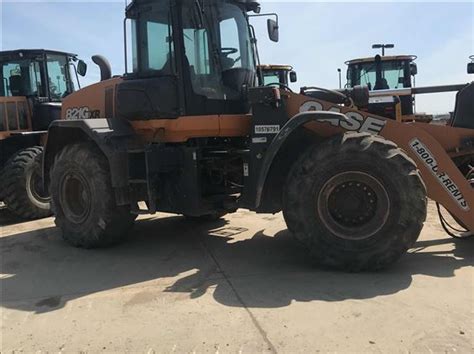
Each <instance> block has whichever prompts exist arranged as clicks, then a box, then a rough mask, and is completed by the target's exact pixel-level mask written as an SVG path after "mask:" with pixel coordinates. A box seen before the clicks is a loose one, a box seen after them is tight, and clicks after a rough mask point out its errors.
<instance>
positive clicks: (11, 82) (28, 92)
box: [0, 59, 44, 97]
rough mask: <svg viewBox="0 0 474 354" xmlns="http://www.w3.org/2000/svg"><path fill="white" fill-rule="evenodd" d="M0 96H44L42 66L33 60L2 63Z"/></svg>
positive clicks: (0, 63)
mask: <svg viewBox="0 0 474 354" xmlns="http://www.w3.org/2000/svg"><path fill="white" fill-rule="evenodd" d="M0 75H1V80H2V82H1V84H0V96H1V97H12V96H42V95H44V92H43V84H42V80H41V71H40V65H39V63H38V62H37V61H32V60H27V59H25V60H12V61H2V62H0Z"/></svg>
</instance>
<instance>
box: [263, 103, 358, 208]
mask: <svg viewBox="0 0 474 354" xmlns="http://www.w3.org/2000/svg"><path fill="white" fill-rule="evenodd" d="M313 121H346V122H349V120H348V118H347V117H346V116H345V115H344V114H342V113H337V112H329V111H311V112H303V113H299V114H297V115H295V116H294V117H293V118H291V119H290V120H288V122H287V123H286V124H285V125H284V126H283V128H282V129H281V130H280V132H279V133H278V134H277V135H276V136H275V138H274V139H273V141H272V143H271V145H270V147H269V148H268V150H267V152H266V153H265V158H264V161H263V163H262V168H261V169H260V173H259V176H258V181H257V186H256V187H257V188H256V192H257V195H256V199H255V205H256V208H258V207H259V206H260V203H261V201H262V194H263V189H264V187H265V182H266V180H267V177H268V172H269V171H270V167H271V166H272V163H273V160H274V159H275V157H276V156H277V154H278V152H279V151H280V149H281V147H282V146H283V145H284V144H285V142H286V141H287V139H288V137H289V136H290V135H291V134H292V133H293V132H294V131H295V130H296V129H298V128H300V127H301V126H304V125H305V124H307V123H309V122H313Z"/></svg>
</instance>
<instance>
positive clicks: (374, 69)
mask: <svg viewBox="0 0 474 354" xmlns="http://www.w3.org/2000/svg"><path fill="white" fill-rule="evenodd" d="M416 58H417V57H416V56H415V55H397V56H380V55H376V56H375V57H369V58H361V59H354V60H349V61H347V62H346V65H347V66H348V68H347V84H346V87H347V88H353V87H355V86H358V85H363V86H367V87H368V88H369V90H370V91H372V90H374V91H376V90H394V89H401V88H411V87H412V77H415V75H416V74H417V73H418V69H417V65H416V64H415V62H414V61H415V60H416ZM393 99H396V100H398V99H399V100H400V102H401V110H402V112H401V113H402V115H412V114H413V113H414V108H413V102H414V98H413V97H412V96H402V97H400V98H391V97H390V98H384V99H381V98H377V99H373V100H372V102H370V103H371V104H372V107H371V110H374V112H373V113H375V114H380V115H382V116H388V117H392V118H395V116H396V113H395V108H394V103H396V102H394V101H393ZM387 100H388V101H387Z"/></svg>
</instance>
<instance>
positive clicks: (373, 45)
mask: <svg viewBox="0 0 474 354" xmlns="http://www.w3.org/2000/svg"><path fill="white" fill-rule="evenodd" d="M380 48H381V49H382V56H385V48H387V49H393V48H395V44H379V43H377V44H372V49H380Z"/></svg>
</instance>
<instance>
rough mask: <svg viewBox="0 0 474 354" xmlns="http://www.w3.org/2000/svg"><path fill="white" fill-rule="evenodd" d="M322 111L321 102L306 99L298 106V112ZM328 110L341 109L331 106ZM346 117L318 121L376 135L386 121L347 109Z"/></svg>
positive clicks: (339, 111)
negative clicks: (365, 116)
mask: <svg viewBox="0 0 474 354" xmlns="http://www.w3.org/2000/svg"><path fill="white" fill-rule="evenodd" d="M318 111H324V109H323V106H322V104H321V103H319V102H316V101H307V102H305V103H304V104H302V105H301V107H300V113H303V112H318ZM329 112H336V113H341V109H340V108H339V107H337V106H334V107H332V108H331V109H330V110H329ZM344 115H345V116H346V118H347V119H340V118H339V117H334V118H323V119H318V121H319V122H326V123H329V124H331V125H332V126H333V127H338V128H339V127H340V128H343V129H345V130H348V131H352V132H359V133H369V134H373V135H378V134H380V132H381V131H382V130H383V128H384V127H385V124H386V121H385V120H383V119H379V118H375V117H370V116H369V117H367V118H366V119H364V116H363V115H362V114H360V113H358V112H354V111H349V112H347V113H344Z"/></svg>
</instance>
